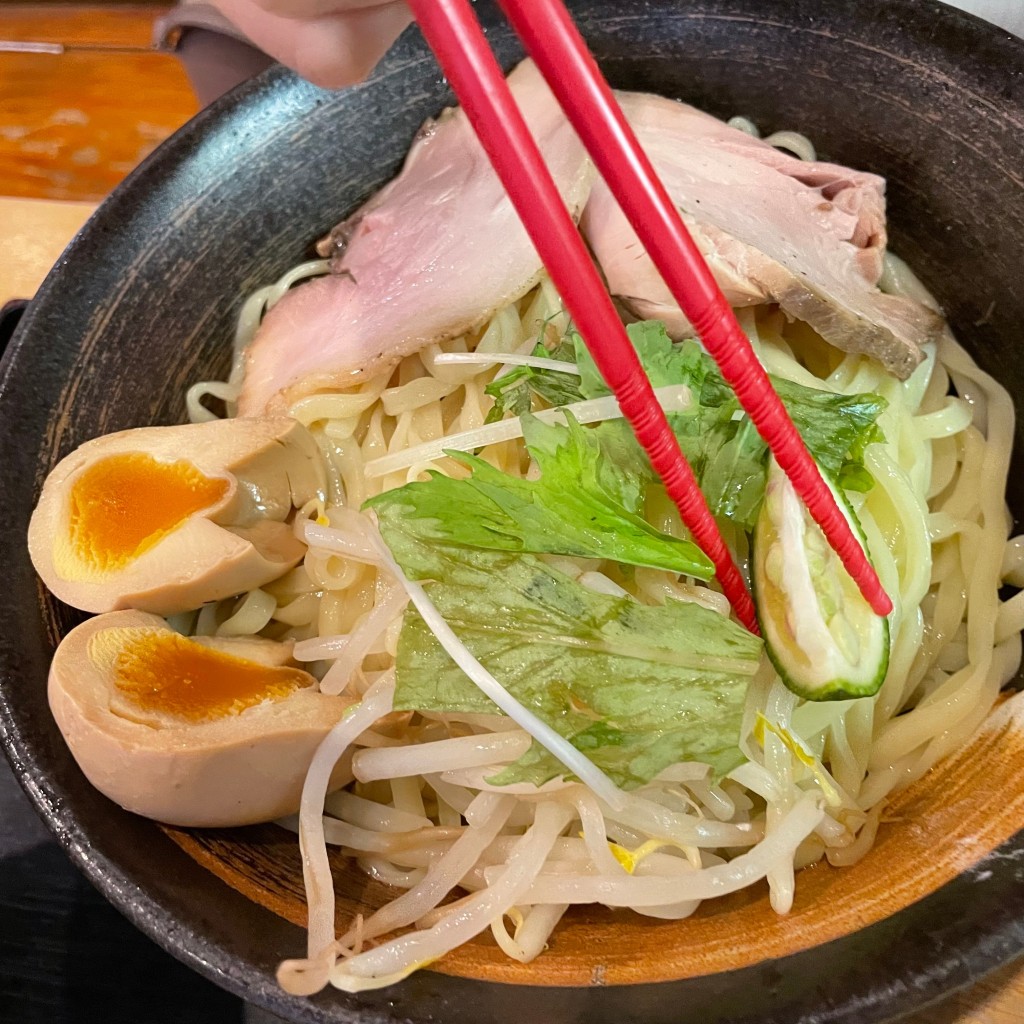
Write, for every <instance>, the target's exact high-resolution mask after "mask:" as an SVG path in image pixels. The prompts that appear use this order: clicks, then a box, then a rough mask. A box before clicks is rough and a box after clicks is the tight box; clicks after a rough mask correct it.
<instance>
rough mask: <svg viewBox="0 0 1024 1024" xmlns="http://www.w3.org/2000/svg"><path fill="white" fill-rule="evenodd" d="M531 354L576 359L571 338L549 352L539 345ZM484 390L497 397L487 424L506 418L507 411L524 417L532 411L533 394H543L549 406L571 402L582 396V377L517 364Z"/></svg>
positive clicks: (567, 360) (561, 360) (548, 357)
mask: <svg viewBox="0 0 1024 1024" xmlns="http://www.w3.org/2000/svg"><path fill="white" fill-rule="evenodd" d="M531 354H532V355H534V356H540V357H542V358H544V359H557V360H558V361H559V362H565V363H574V362H575V361H576V348H575V346H574V344H573V343H572V341H564V340H563V341H561V342H559V344H558V345H557V346H556V347H555V348H554V349H553V350H551V351H550V352H549V351H548V350H547V349H546V348H545V347H544V346H543V345H541V344H538V345H537V346H536V347H535V348H534V350H533V352H532V353H531ZM484 393H485V394H488V395H490V396H491V398H493V399H494V405H493V406H492V407H491V411H490V412H489V413H488V414H487V418H486V419H485V420H484V422H485V423H494V422H495V421H497V420H501V419H504V418H505V414H506V413H512V415H514V416H522V415H523V414H524V413H528V412H530V411H531V409H532V408H533V395H534V394H537V395H540V397H541V398H543V399H544V400H545V401H546V402H547V403H548V404H549V405H569V404H570V403H572V402H578V401H580V399H581V398H582V397H583V394H582V392H581V391H580V379H579V377H578V376H577V375H576V374H575V373H559V372H558V371H557V370H542V369H539V368H537V367H535V366H517V367H516V368H515V369H514V370H510V371H509V372H508V373H506V374H504V375H503V376H501V377H498V378H497V380H493V381H491V383H490V384H488V385H487V387H485V388H484Z"/></svg>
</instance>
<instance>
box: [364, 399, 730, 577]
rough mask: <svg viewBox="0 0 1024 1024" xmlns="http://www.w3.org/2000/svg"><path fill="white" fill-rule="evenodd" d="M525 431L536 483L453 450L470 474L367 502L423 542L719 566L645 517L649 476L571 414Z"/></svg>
mask: <svg viewBox="0 0 1024 1024" xmlns="http://www.w3.org/2000/svg"><path fill="white" fill-rule="evenodd" d="M523 436H524V439H525V442H526V447H527V449H528V450H529V452H530V454H531V455H532V456H533V457H534V459H535V460H536V462H537V466H538V468H539V469H540V478H539V479H537V480H523V479H520V478H518V477H513V476H511V475H509V474H508V473H503V472H501V471H500V470H498V469H495V468H494V467H493V466H491V465H490V464H488V463H487V462H484V461H483V460H482V459H479V458H477V457H476V456H473V455H468V454H465V453H461V452H449V453H448V454H449V455H450V456H451V457H452V458H454V459H457V460H458V461H459V462H461V463H463V464H464V465H466V466H468V467H469V468H470V469H471V470H472V476H470V477H469V478H468V479H465V480H455V479H452V478H450V477H445V476H442V475H440V474H437V473H434V474H432V475H431V479H429V480H425V481H421V482H417V483H411V484H406V486H404V487H400V488H397V489H395V490H391V491H386V492H384V493H383V494H381V495H378V496H377V497H375V498H371V499H370V501H368V502H367V507H369V508H372V509H374V511H375V512H376V513H377V516H378V519H379V520H380V522H381V528H382V529H385V528H386V527H388V526H390V525H395V526H397V525H398V524H401V528H402V530H403V531H405V532H407V533H410V534H412V535H414V536H416V537H417V538H419V539H420V540H423V541H426V542H441V543H453V544H461V545H464V546H466V547H471V548H482V549H490V550H497V551H514V552H519V551H530V552H540V553H550V554H561V555H576V556H580V557H584V558H608V559H612V560H613V561H616V562H622V563H625V564H627V565H639V566H648V567H651V568H655V569H666V570H670V571H672V572H677V573H682V574H684V575H687V576H694V577H697V578H699V579H705V580H706V579H710V577H711V576H712V574H713V572H714V566H713V565H712V563H711V561H710V560H709V559H708V558H707V557H706V556H705V555H704V554H703V553H702V552H701V551H700V549H699V548H698V547H697V546H696V545H695V544H692V543H691V542H690V541H687V540H681V539H679V538H677V537H672V536H669V535H668V534H664V533H660V532H659V531H658V530H656V529H654V527H652V526H651V525H650V524H649V523H648V522H647V521H646V520H645V519H644V518H643V516H642V515H641V510H642V508H643V502H644V495H645V490H646V483H647V478H646V477H645V476H644V475H642V474H640V475H636V474H634V473H632V472H631V471H630V469H629V467H626V468H623V467H622V466H621V465H620V464H619V462H618V461H617V460H616V459H615V458H614V457H612V456H611V455H610V453H609V451H606V450H604V448H603V447H602V435H601V434H600V433H598V432H596V431H593V430H588V429H586V428H584V427H582V426H580V425H579V423H577V422H576V421H575V420H574V419H573V418H572V417H571V416H569V417H568V425H567V426H564V427H563V426H558V425H548V424H544V423H542V422H541V421H540V420H538V419H536V418H535V417H533V416H530V415H526V416H524V417H523Z"/></svg>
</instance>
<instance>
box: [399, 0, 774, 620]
mask: <svg viewBox="0 0 1024 1024" xmlns="http://www.w3.org/2000/svg"><path fill="white" fill-rule="evenodd" d="M409 6H410V7H411V8H412V11H413V14H414V15H415V17H416V20H417V22H418V23H419V26H420V29H421V31H422V32H423V35H424V37H425V38H426V40H427V42H428V43H429V44H430V47H431V48H432V49H433V51H434V53H435V54H436V56H437V59H438V62H439V63H440V65H441V68H442V70H443V71H444V73H445V75H446V76H447V78H448V79H449V81H450V82H451V84H452V88H453V89H454V91H455V94H456V95H457V96H458V98H459V101H460V103H461V104H462V107H463V109H464V110H465V111H466V116H467V117H468V118H469V120H470V123H471V124H472V125H473V128H474V130H475V132H476V134H477V136H478V138H479V139H480V142H481V143H482V145H483V147H484V150H485V151H486V152H487V155H488V157H489V158H490V160H491V163H492V164H493V165H494V169H495V171H496V172H497V174H498V177H499V178H500V179H501V182H502V184H503V185H504V186H505V189H506V191H507V192H508V195H509V198H510V199H511V200H512V203H513V205H514V206H515V207H516V210H517V211H518V213H519V217H520V219H521V220H522V222H523V224H524V226H525V227H526V230H527V233H528V234H529V236H530V238H531V240H532V241H533V244H534V245H535V246H536V248H537V252H538V253H539V254H540V257H541V260H542V261H543V262H544V265H545V266H546V267H547V269H548V273H549V274H550V275H551V279H552V281H553V282H554V285H555V287H556V288H557V289H558V293H559V295H560V296H561V297H562V301H563V302H564V303H565V305H566V308H567V310H568V312H569V315H570V316H571V317H572V319H573V321H574V323H575V325H576V327H577V328H578V330H579V332H580V334H581V335H582V336H583V339H584V340H585V341H586V343H587V347H588V349H589V350H590V353H591V355H592V356H593V358H594V362H595V363H596V364H597V367H598V369H599V370H600V371H601V375H602V376H603V377H604V379H605V381H606V382H607V383H608V386H609V387H610V388H611V389H612V391H613V392H614V393H615V397H616V399H617V400H618V403H619V408H620V409H621V410H622V414H623V416H624V417H625V418H626V419H627V420H628V421H629V423H630V425H631V426H632V428H633V430H634V432H635V434H636V436H637V439H638V440H639V441H640V443H641V444H642V445H643V447H644V449H645V450H646V452H647V454H648V456H649V458H650V460H651V465H652V466H653V467H654V469H655V472H657V473H658V475H659V476H660V477H661V480H662V483H663V484H664V485H665V490H666V491H667V493H668V495H669V496H670V497H671V498H672V500H673V501H674V502H675V504H676V506H677V507H678V509H679V512H680V514H681V515H682V517H683V522H684V523H686V525H687V527H688V528H689V530H690V532H691V533H692V534H693V538H694V540H695V541H696V543H697V544H698V545H699V546H700V548H701V549H702V550H703V551H704V553H705V554H706V555H707V556H708V558H710V559H711V561H712V562H713V563H714V566H715V574H716V576H717V577H718V581H719V583H720V584H721V586H722V590H723V591H724V593H725V595H726V597H727V598H728V599H729V603H730V604H731V605H732V607H733V610H734V611H735V612H736V616H737V618H738V619H739V620H740V622H742V623H743V625H744V626H746V627H747V629H749V630H751V631H752V632H755V633H756V632H757V631H758V630H757V618H756V616H755V614H754V604H753V601H752V600H751V597H750V593H749V591H748V590H747V588H746V584H745V583H744V582H743V577H742V576H741V575H740V572H739V570H738V569H737V568H736V564H735V562H733V559H732V556H731V555H730V553H729V549H728V548H727V547H726V544H725V541H724V540H723V539H722V535H721V534H720V533H719V531H718V526H717V524H716V523H715V520H714V517H713V516H712V514H711V511H710V509H709V508H708V505H707V502H706V501H705V499H704V495H703V494H702V493H701V491H700V488H699V487H698V485H697V481H696V479H695V478H694V475H693V470H692V469H691V468H690V465H689V463H688V462H687V461H686V459H685V458H684V457H683V453H682V451H681V450H680V448H679V442H678V440H677V438H676V436H675V434H674V433H673V431H672V428H671V427H670V426H669V423H668V420H667V419H666V418H665V413H664V411H663V410H662V408H661V406H660V405H659V404H658V401H657V398H656V397H655V395H654V391H653V389H652V388H651V383H650V381H649V380H648V379H647V374H646V373H645V372H644V369H643V367H642V366H641V364H640V360H639V358H638V357H637V354H636V350H635V349H634V348H633V346H632V344H631V343H630V341H629V338H628V337H627V335H626V331H625V328H624V327H623V326H622V321H621V320H620V319H619V315H618V313H617V312H616V311H615V307H614V305H613V304H612V301H611V298H610V296H609V295H608V292H607V291H606V289H605V287H604V284H603V283H602V281H601V279H600V277H599V276H598V274H597V270H596V269H595V267H594V264H593V262H592V261H591V259H590V256H589V255H588V253H587V250H586V248H585V247H584V245H583V242H582V240H581V238H580V236H579V233H578V232H577V231H576V225H575V224H574V223H573V220H572V218H571V217H570V216H569V212H568V210H567V209H566V207H565V203H564V202H563V200H562V197H561V194H560V193H559V191H558V188H557V186H556V185H555V183H554V181H553V180H552V178H551V174H550V172H549V171H548V169H547V167H546V166H545V164H544V160H543V157H542V156H541V153H540V150H539V149H538V148H537V144H536V142H534V139H533V136H532V135H531V134H530V131H529V129H528V128H527V126H526V122H525V121H524V120H523V116H522V114H521V113H520V111H519V108H518V107H517V106H516V104H515V101H514V99H513V98H512V93H511V91H510V90H509V87H508V84H507V83H506V81H505V75H504V72H503V71H502V70H501V68H500V67H499V66H498V62H497V61H496V60H495V58H494V55H493V54H492V53H491V51H490V48H489V47H488V46H487V41H486V39H485V37H484V34H483V31H482V29H481V28H480V24H479V22H478V21H477V20H476V16H475V15H474V14H473V11H472V8H471V7H470V5H469V3H468V0H410V4H409Z"/></svg>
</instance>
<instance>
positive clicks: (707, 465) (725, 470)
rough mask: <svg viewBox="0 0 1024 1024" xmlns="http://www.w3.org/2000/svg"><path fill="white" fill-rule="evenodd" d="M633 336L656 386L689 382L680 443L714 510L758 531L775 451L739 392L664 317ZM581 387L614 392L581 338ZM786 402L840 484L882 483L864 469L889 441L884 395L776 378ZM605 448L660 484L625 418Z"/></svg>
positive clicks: (678, 418)
mask: <svg viewBox="0 0 1024 1024" xmlns="http://www.w3.org/2000/svg"><path fill="white" fill-rule="evenodd" d="M626 331H627V333H628V335H629V338H630V341H632V342H633V345H634V347H635V348H636V351H637V355H638V356H639V357H640V362H641V363H642V364H643V367H644V369H645V370H646V371H647V374H648V376H649V377H650V380H651V383H652V385H653V386H654V387H662V386H664V385H669V384H686V385H688V386H689V387H690V389H691V390H692V391H693V393H694V397H695V399H696V400H695V402H694V403H693V405H692V406H691V408H690V409H689V410H688V411H687V412H685V413H675V414H672V415H670V416H669V418H668V419H669V423H670V424H671V425H672V428H673V430H674V431H675V433H676V437H677V438H678V439H679V446H680V448H682V451H683V454H684V455H685V456H686V458H687V461H688V462H689V463H690V465H691V467H692V468H693V471H694V475H695V476H696V477H697V482H698V483H699V484H700V488H701V490H702V491H703V492H704V496H705V498H706V499H707V502H708V506H709V508H710V509H711V511H712V513H714V514H715V515H717V516H722V517H724V518H727V519H730V520H732V521H733V522H735V523H738V524H739V525H741V526H743V527H744V528H746V529H748V530H749V529H752V528H753V525H754V523H755V521H756V519H757V513H758V510H759V509H760V507H761V501H762V499H763V498H764V482H765V474H766V472H767V465H768V446H767V445H766V444H765V443H764V441H762V440H761V437H760V435H759V434H758V433H757V431H756V430H755V429H754V427H753V425H752V423H751V422H750V420H749V418H748V417H747V415H746V414H745V413H744V412H743V410H742V408H741V406H740V404H739V402H738V401H737V399H736V395H735V393H734V392H733V390H732V388H731V387H730V386H729V384H728V383H726V381H725V380H724V379H723V378H722V376H721V375H720V374H719V372H718V368H717V367H716V366H715V363H714V361H713V360H712V359H711V357H710V356H709V355H707V354H706V353H705V352H703V351H702V350H701V348H700V347H699V346H698V345H697V344H696V342H693V341H685V342H683V343H682V344H676V343H674V342H673V341H672V340H671V338H669V336H668V334H667V333H666V331H665V327H664V325H663V324H662V323H660V322H659V321H657V320H647V321H643V322H642V323H636V324H630V325H629V326H628V327H627V328H626ZM575 348H576V359H577V363H578V365H579V369H580V387H581V390H582V392H583V395H584V397H585V398H593V397H597V396H598V395H606V394H608V393H609V389H608V387H607V385H606V384H605V383H604V381H603V380H602V378H601V376H600V374H599V373H598V371H597V367H596V366H595V365H594V361H593V359H592V358H591V357H590V354H589V353H588V352H587V350H586V347H585V346H584V344H583V341H582V339H581V338H579V336H578V335H577V336H575ZM770 380H771V382H772V386H773V387H774V388H775V390H776V392H777V393H778V395H779V397H780V398H781V399H782V404H783V405H784V406H785V407H786V411H787V412H788V413H789V415H790V418H791V419H792V420H793V423H794V424H795V425H796V428H797V430H798V431H799V432H800V435H801V437H802V438H803V440H804V443H805V444H806V445H807V447H808V450H809V451H810V453H811V455H812V456H813V457H814V459H815V460H816V461H817V463H818V464H819V465H820V466H821V467H822V469H823V470H825V472H826V473H828V474H829V475H831V476H833V477H835V478H836V479H837V480H838V481H839V484H840V486H842V487H843V488H845V489H849V490H861V491H866V490H869V489H870V488H871V486H872V485H873V483H874V481H873V480H872V478H871V474H870V473H869V472H868V471H867V469H865V468H864V449H865V447H866V446H867V445H869V444H872V443H873V442H875V441H880V440H884V438H883V437H882V433H881V430H880V429H879V428H878V426H877V425H876V420H877V419H878V416H879V415H880V413H881V412H882V411H883V410H884V409H885V407H886V401H885V399H884V398H882V397H880V396H879V395H870V394H859V395H837V394H834V393H832V392H830V391H819V390H817V389H815V388H808V387H804V386H803V385H800V384H795V383H793V382H792V381H788V380H785V379H783V378H780V377H774V376H773V377H771V378H770ZM597 430H598V431H599V432H600V433H601V434H603V435H604V441H603V443H604V446H605V448H606V449H608V450H612V448H614V449H615V451H616V452H617V457H618V458H619V461H620V464H622V465H623V466H625V465H629V466H630V467H631V469H632V472H633V473H635V474H640V475H644V476H646V478H647V479H653V474H652V473H651V470H650V466H649V464H648V463H647V459H646V456H645V455H644V454H643V452H642V451H641V450H640V448H639V446H638V445H637V444H636V442H635V441H634V440H633V437H632V434H631V433H630V431H629V428H628V427H627V426H626V424H624V423H623V422H621V421H609V422H606V423H602V424H600V426H599V427H598V428H597Z"/></svg>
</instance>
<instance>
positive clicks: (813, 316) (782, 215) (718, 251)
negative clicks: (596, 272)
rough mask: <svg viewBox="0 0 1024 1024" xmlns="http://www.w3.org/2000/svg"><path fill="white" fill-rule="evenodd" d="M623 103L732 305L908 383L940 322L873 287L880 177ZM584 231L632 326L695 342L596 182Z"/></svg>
mask: <svg viewBox="0 0 1024 1024" xmlns="http://www.w3.org/2000/svg"><path fill="white" fill-rule="evenodd" d="M618 98H619V102H620V103H621V104H622V107H623V110H624V111H625V114H626V117H627V118H628V120H629V122H630V124H631V125H632V126H633V128H634V130H635V131H636V133H637V136H638V138H639V140H640V143H641V145H642V146H643V147H644V149H645V151H646V152H647V154H648V156H649V157H650V158H651V161H652V162H653V164H654V167H655V169H656V170H657V172H658V174H659V175H660V176H661V179H662V181H663V182H664V183H665V186H666V188H667V189H668V192H669V194H670V195H671V196H672V199H673V200H674V201H675V203H676V205H677V206H678V207H679V209H680V211H681V213H682V215H683V219H684V221H685V222H686V224H687V227H688V228H689V229H690V231H691V233H692V234H693V236H694V240H695V241H696V243H697V245H698V246H699V247H700V249H701V252H702V253H703V254H704V256H705V258H706V259H707V261H708V264H709V266H710V267H711V269H712V272H713V273H714V275H715V278H716V280H717V281H718V283H719V285H720V287H721V288H722V290H723V292H724V293H725V295H726V298H727V299H728V300H729V302H730V304H732V305H733V306H746V305H755V304H757V303H762V302H777V303H778V304H779V305H780V306H781V307H782V309H783V310H784V311H785V312H786V313H787V314H788V315H789V316H791V317H794V318H796V319H799V320H802V321H805V322H806V323H808V324H810V325H811V326H812V327H814V328H815V330H817V331H818V333H819V334H821V335H822V337H824V338H825V339H826V340H827V341H828V342H830V343H831V344H833V345H835V346H836V347H837V348H839V349H841V350H843V351H846V352H864V353H867V354H869V355H872V356H874V357H875V358H877V359H879V360H880V361H881V362H882V363H883V364H884V365H885V366H886V367H887V368H888V369H889V370H890V371H892V372H893V373H894V374H896V375H897V376H899V377H901V378H906V377H907V376H909V375H910V373H911V372H912V371H913V369H914V367H915V366H916V365H917V364H918V363H919V362H920V361H921V358H922V353H921V345H922V344H924V343H925V342H927V341H929V340H932V339H933V338H935V337H936V335H937V333H938V331H939V330H940V329H941V326H942V320H941V318H940V317H939V316H938V315H937V314H936V313H935V312H933V311H932V310H930V309H928V308H926V307H925V306H923V305H921V304H920V303H917V302H915V301H912V300H910V299H905V298H900V297H895V296H890V295H885V294H883V293H882V292H881V291H879V289H878V287H877V285H878V280H879V277H880V275H881V271H882V257H883V254H884V251H885V244H886V232H885V198H884V189H885V182H884V180H883V179H882V178H879V177H877V176H876V175H873V174H866V173H863V172H859V171H853V170H850V169H849V168H846V167H841V166H838V165H836V164H829V163H822V162H808V161H801V160H798V159H797V158H796V157H792V156H790V155H788V154H787V153H783V152H780V151H779V150H777V149H775V148H774V147H772V146H770V145H768V144H767V143H765V142H762V141H760V140H758V139H755V138H753V137H752V136H750V135H747V134H746V133H744V132H741V131H739V130H738V129H734V128H730V127H729V126H728V125H726V124H724V123H723V122H721V121H719V120H717V119H716V118H714V117H711V116H710V115H708V114H704V113H702V112H701V111H698V110H695V109H694V108H692V107H688V106H686V105H685V104H682V103H678V102H675V101H673V100H668V99H665V98H663V97H660V96H649V95H645V94H640V93H619V94H618ZM582 227H583V231H584V234H585V235H586V237H587V240H588V242H589V243H590V245H591V247H592V249H593V251H594V253H595V255H596V257H597V259H598V262H599V263H600V264H601V267H602V269H603V271H604V273H605V276H606V278H607V280H608V286H609V288H610V290H611V292H612V293H613V294H614V295H616V296H618V297H620V298H621V299H622V300H623V302H624V303H625V304H626V305H627V307H628V308H629V309H630V310H631V311H632V312H633V313H635V314H636V315H637V316H638V317H641V318H644V319H658V320H664V321H665V322H666V325H667V326H668V328H669V332H670V333H671V334H672V335H673V336H675V337H683V336H686V335H687V334H690V333H692V329H691V327H690V325H689V324H688V323H687V321H686V318H685V317H684V316H683V314H682V312H681V311H680V309H679V307H678V306H677V304H676V302H675V300H674V299H673V298H672V296H671V295H670V293H669V291H668V289H667V288H666V287H665V284H664V282H663V281H662V280H661V277H660V275H659V274H658V272H657V270H656V269H655V267H654V265H653V263H652V262H651V260H650V258H649V257H648V255H647V253H646V251H645V250H644V248H643V246H642V244H641V243H640V241H639V239H638V238H637V237H636V234H635V233H634V231H633V229H632V228H631V227H630V225H629V224H628V222H627V221H626V219H625V217H624V216H623V215H622V213H621V211H620V210H619V208H618V205H617V204H616V203H615V201H614V199H613V198H612V196H611V195H610V193H609V192H608V189H607V188H606V187H605V185H604V184H603V182H600V181H598V183H597V184H595V187H594V189H593V191H592V194H591V197H590V200H589V201H588V204H587V207H586V210H585V211H584V216H583V220H582Z"/></svg>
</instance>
